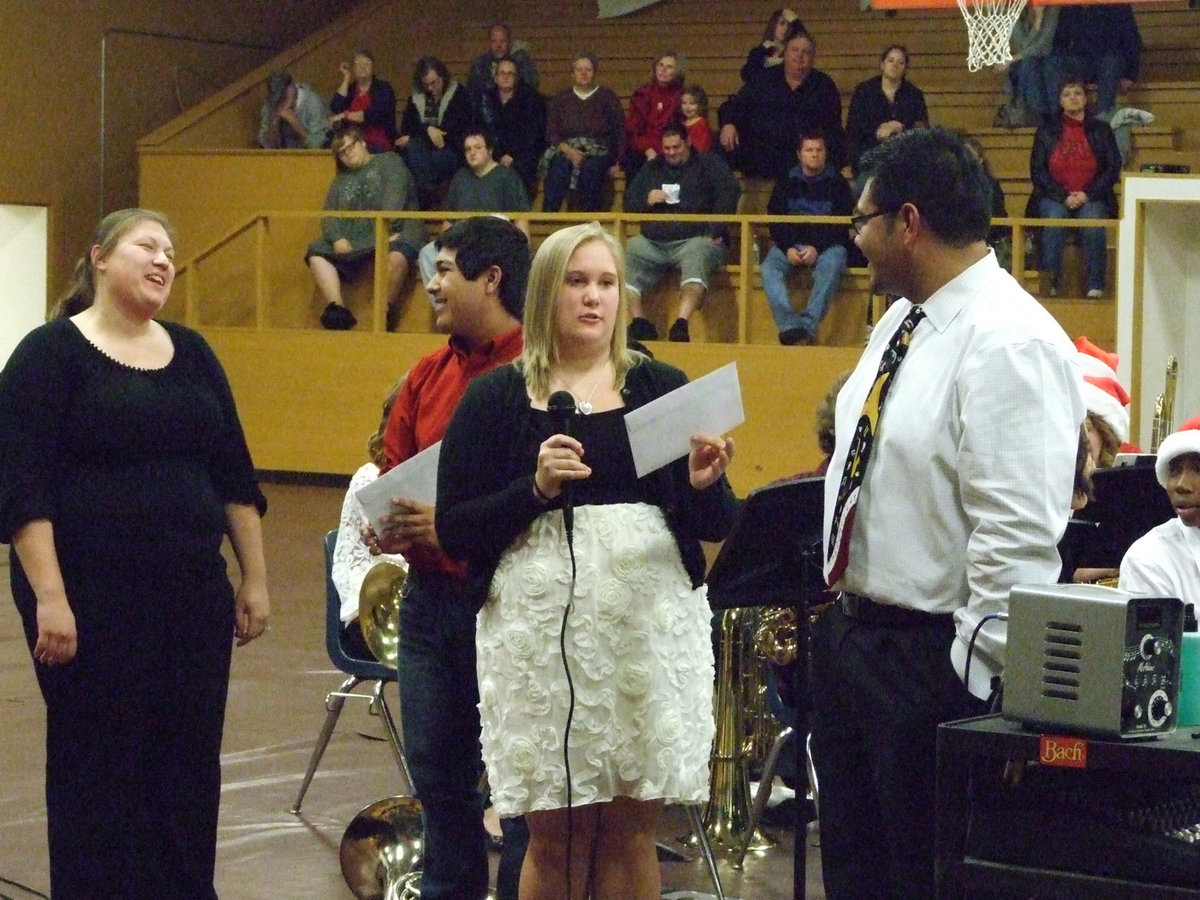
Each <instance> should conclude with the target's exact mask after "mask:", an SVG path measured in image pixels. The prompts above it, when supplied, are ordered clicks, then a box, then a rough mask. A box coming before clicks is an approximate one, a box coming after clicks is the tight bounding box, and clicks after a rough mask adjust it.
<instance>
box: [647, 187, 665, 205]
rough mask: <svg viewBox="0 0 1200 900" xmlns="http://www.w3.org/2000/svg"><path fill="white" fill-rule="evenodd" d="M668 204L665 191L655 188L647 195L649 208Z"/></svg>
mask: <svg viewBox="0 0 1200 900" xmlns="http://www.w3.org/2000/svg"><path fill="white" fill-rule="evenodd" d="M666 202H667V192H666V191H664V190H663V189H662V188H655V189H654V190H652V191H651V192H650V193H648V194H647V195H646V205H647V206H654V205H655V204H658V203H666Z"/></svg>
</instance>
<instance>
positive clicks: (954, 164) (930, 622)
mask: <svg viewBox="0 0 1200 900" xmlns="http://www.w3.org/2000/svg"><path fill="white" fill-rule="evenodd" d="M864 167H865V169H866V171H867V172H868V173H869V177H868V180H867V182H866V186H865V188H864V190H863V193H862V196H861V198H860V199H859V201H858V206H857V208H856V210H855V216H854V217H853V218H852V219H851V222H852V231H853V233H854V235H855V236H854V240H855V242H856V243H857V244H858V246H859V247H860V249H862V251H863V253H864V254H865V255H866V257H867V260H868V263H869V272H870V276H871V290H872V291H873V292H875V293H886V294H895V295H898V296H900V297H901V298H902V299H900V300H898V301H896V302H895V303H894V304H893V305H892V306H891V308H890V309H889V310H888V312H887V313H886V314H885V315H884V317H883V318H882V319H881V320H880V322H879V324H878V325H877V326H876V327H875V328H874V330H873V331H872V334H871V338H870V340H869V341H868V343H867V347H866V349H865V351H864V353H863V355H862V358H861V359H860V361H859V363H858V365H857V367H856V368H855V370H854V372H853V373H852V374H851V376H850V378H849V380H848V381H847V382H846V385H845V386H844V387H843V388H842V390H841V391H840V393H839V394H838V401H837V413H836V429H835V431H836V434H837V445H836V448H835V450H834V453H833V458H832V460H831V462H830V465H829V472H828V475H827V478H826V482H825V533H826V535H830V534H831V532H832V531H834V530H835V527H834V526H835V517H836V515H837V514H836V513H835V510H838V509H839V508H840V507H841V506H842V503H841V500H840V499H839V494H840V493H841V494H844V493H845V492H844V491H842V490H841V489H840V487H841V481H842V478H843V472H844V470H845V469H846V462H847V456H848V454H849V450H850V447H851V445H852V444H855V443H858V444H861V441H862V431H863V429H864V427H869V426H866V423H867V421H868V420H867V418H866V410H864V402H865V400H866V398H867V397H868V394H869V393H872V392H873V386H874V385H875V382H876V376H877V373H878V372H879V369H880V361H881V359H882V358H883V357H884V354H885V352H887V353H892V352H893V348H892V347H890V346H889V344H890V343H891V341H892V339H893V333H894V332H897V330H898V326H900V324H901V323H902V322H903V321H904V320H905V319H909V318H913V312H914V310H915V308H916V307H917V306H920V307H921V309H922V310H923V311H924V313H923V318H922V316H921V314H920V313H917V315H916V316H915V318H916V319H917V320H918V325H917V326H916V328H915V331H912V337H911V342H910V343H909V344H908V345H907V355H906V356H904V357H903V362H902V364H901V365H900V366H899V368H898V370H895V371H893V373H892V375H891V379H890V382H889V383H888V386H887V388H886V391H887V393H886V398H885V399H886V404H885V405H884V406H883V408H882V413H881V415H880V416H879V417H877V418H876V422H877V425H876V427H875V429H874V431H875V435H874V438H873V440H871V439H870V438H868V443H870V444H871V447H870V455H869V458H867V462H866V466H865V474H863V476H862V480H861V483H860V485H859V490H858V494H857V507H856V508H855V512H854V517H853V519H852V520H851V523H852V524H851V526H850V528H849V531H848V533H846V532H840V531H839V532H838V533H839V535H840V538H839V540H838V541H834V540H833V539H832V538H831V540H830V557H831V558H830V559H829V560H828V561H827V563H826V578H827V579H828V580H830V581H831V587H832V588H835V589H837V590H839V591H841V594H840V595H839V602H838V603H835V604H833V607H832V608H831V609H830V610H829V612H827V613H826V614H825V615H824V616H823V617H822V618H821V620H820V621H819V622H818V623H817V624H816V626H815V627H814V632H813V638H812V671H813V677H812V693H813V717H812V739H813V755H814V758H815V762H816V768H817V774H818V778H819V780H820V785H821V858H822V870H823V874H824V880H825V891H826V896H828V897H829V898H830V900H842V898H848V897H853V898H858V897H872V898H898V900H899V898H904V900H909V898H914V897H932V896H934V839H933V838H934V755H935V745H936V731H937V725H938V724H939V723H940V722H944V721H949V720H952V719H956V718H961V717H963V716H967V715H974V714H981V713H983V712H986V710H987V698H988V697H989V695H990V693H991V692H992V690H993V688H994V683H993V679H994V676H996V675H998V674H999V673H1000V672H1001V670H1002V668H1003V665H1004V639H1005V626H1004V624H1003V623H1002V622H1000V621H996V620H988V622H987V623H986V624H985V626H984V627H983V628H982V629H981V630H980V631H979V635H978V638H977V640H976V642H975V648H974V653H973V659H972V660H971V664H970V667H969V668H970V686H969V688H970V689H969V690H968V688H967V687H965V686H964V670H965V669H966V668H967V665H966V661H967V648H968V644H969V643H970V640H971V638H972V634H973V632H974V631H975V629H976V626H977V625H978V624H979V623H980V622H981V621H983V620H984V619H985V618H986V617H988V616H990V615H993V614H997V613H1004V612H1006V610H1007V608H1008V592H1009V589H1010V588H1011V587H1012V586H1013V585H1015V584H1021V583H1053V582H1055V581H1056V580H1057V578H1058V574H1059V568H1060V562H1059V557H1058V551H1057V548H1056V544H1057V542H1058V540H1059V538H1060V537H1061V536H1062V533H1063V531H1064V530H1065V528H1066V523H1067V518H1068V515H1069V511H1070V505H1071V492H1072V485H1073V480H1074V479H1073V473H1074V467H1075V455H1076V450H1077V448H1078V445H1079V426H1080V422H1081V421H1082V419H1083V416H1084V406H1083V401H1082V399H1081V397H1080V388H1079V383H1080V374H1079V371H1078V369H1077V363H1076V361H1075V358H1074V357H1075V348H1074V346H1073V345H1072V344H1071V341H1070V340H1069V339H1068V338H1067V336H1066V334H1065V333H1064V332H1063V330H1062V328H1061V327H1059V325H1058V324H1057V323H1056V322H1055V321H1054V319H1053V318H1051V316H1050V315H1049V313H1047V312H1046V311H1045V309H1043V308H1042V307H1041V305H1040V304H1039V303H1038V302H1037V301H1036V300H1035V299H1034V298H1033V297H1031V296H1030V295H1029V294H1027V293H1026V292H1025V291H1024V290H1023V289H1022V288H1021V287H1020V285H1018V284H1017V282H1016V281H1015V280H1013V278H1012V277H1011V276H1010V275H1009V274H1008V273H1007V272H1006V271H1004V270H1003V269H1001V268H1000V266H999V265H998V264H997V262H996V258H995V255H994V253H993V252H992V251H991V250H990V249H989V248H988V245H987V243H986V237H987V231H988V222H989V218H990V206H989V197H990V193H989V187H988V182H987V179H986V177H985V176H984V174H983V172H982V170H981V168H980V166H979V163H978V162H977V161H976V160H975V158H974V157H973V156H972V154H971V153H970V152H969V151H967V150H966V149H965V148H964V146H963V144H962V142H961V141H960V140H959V139H958V138H957V137H956V136H954V135H953V134H951V133H949V132H947V131H944V130H942V129H932V130H930V129H916V130H912V131H907V132H905V133H903V134H901V135H897V136H896V137H894V138H892V139H891V140H889V141H887V142H886V143H885V144H883V145H882V146H881V147H879V148H878V149H877V150H875V151H874V152H873V153H872V154H870V155H869V156H868V157H867V158H866V160H864ZM901 352H902V353H903V352H904V351H901ZM858 458H859V460H860V461H861V459H862V456H861V454H860V455H859V456H858ZM841 543H845V544H846V546H847V548H848V559H847V561H846V564H845V568H844V570H843V571H841V572H840V573H837V572H836V570H835V569H834V560H833V558H832V557H833V555H834V550H836V549H838V545H840V544H841ZM831 575H832V577H831Z"/></svg>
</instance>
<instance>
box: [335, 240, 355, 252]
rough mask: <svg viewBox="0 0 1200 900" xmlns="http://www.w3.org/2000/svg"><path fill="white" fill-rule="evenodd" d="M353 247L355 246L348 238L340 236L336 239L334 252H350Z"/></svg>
mask: <svg viewBox="0 0 1200 900" xmlns="http://www.w3.org/2000/svg"><path fill="white" fill-rule="evenodd" d="M353 249H354V247H353V246H352V245H351V244H350V242H349V241H348V240H346V238H338V239H337V240H336V241H334V242H333V252H334V253H349V252H350V251H351V250H353Z"/></svg>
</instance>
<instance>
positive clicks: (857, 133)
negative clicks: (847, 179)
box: [846, 44, 929, 175]
mask: <svg viewBox="0 0 1200 900" xmlns="http://www.w3.org/2000/svg"><path fill="white" fill-rule="evenodd" d="M907 73H908V50H907V49H906V48H905V47H903V46H901V45H900V44H892V45H891V46H890V47H888V48H887V49H886V50H884V51H883V53H881V54H880V55H879V74H878V75H876V76H875V77H874V78H868V79H867V80H866V81H864V82H862V83H861V84H859V85H858V87H856V88H855V89H854V96H853V97H851V99H850V111H849V112H848V113H847V114H846V144H847V146H848V147H849V153H850V168H851V169H852V170H853V172H854V174H855V175H857V174H858V164H859V160H861V159H862V158H863V155H864V154H865V153H866V152H867V151H868V150H870V149H871V148H873V147H876V146H878V145H879V144H881V143H883V142H884V141H886V140H887V139H888V138H890V137H891V136H892V135H894V134H899V133H900V132H901V131H903V130H904V129H906V128H914V127H921V126H924V125H928V124H929V111H928V110H927V109H926V108H925V94H924V93H923V92H922V91H921V89H920V88H918V87H916V86H914V85H913V84H912V82H910V81H909V80H908V78H907V77H906V75H907Z"/></svg>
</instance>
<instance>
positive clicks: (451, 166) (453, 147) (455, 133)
mask: <svg viewBox="0 0 1200 900" xmlns="http://www.w3.org/2000/svg"><path fill="white" fill-rule="evenodd" d="M472 118H473V116H472V113H471V102H470V100H468V99H467V92H466V91H465V90H463V89H462V87H461V85H459V83H458V82H457V81H455V80H454V79H453V78H451V77H450V73H449V71H447V69H446V66H445V64H444V63H443V62H442V61H441V60H440V59H438V58H437V57H436V56H422V57H421V58H420V59H419V60H417V65H416V66H415V67H414V69H413V92H412V96H410V97H409V98H408V105H407V106H405V107H404V116H403V117H402V118H401V119H400V136H399V137H398V138H396V149H398V150H399V151H400V152H401V153H402V154H403V155H404V158H405V160H406V161H407V162H408V167H409V169H411V170H412V174H413V179H414V180H415V181H416V183H417V196H418V197H419V198H420V202H421V208H422V209H436V208H437V206H438V204H439V202H440V201H439V198H438V193H437V192H438V185H440V184H441V183H442V182H443V181H445V180H446V179H447V178H449V177H450V176H451V175H453V174H454V173H455V172H457V171H458V168H459V166H461V165H462V163H463V155H462V145H463V137H465V136H466V133H467V129H468V128H470V127H471V120H472Z"/></svg>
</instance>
